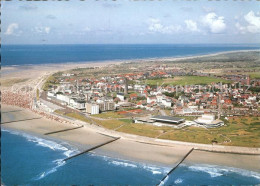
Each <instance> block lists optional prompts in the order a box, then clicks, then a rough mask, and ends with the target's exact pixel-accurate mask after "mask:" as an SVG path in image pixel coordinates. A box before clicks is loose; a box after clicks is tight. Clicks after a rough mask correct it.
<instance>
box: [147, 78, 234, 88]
mask: <svg viewBox="0 0 260 186" xmlns="http://www.w3.org/2000/svg"><path fill="white" fill-rule="evenodd" d="M218 82H222V83H230V81H228V80H225V79H221V78H214V77H204V76H203V77H201V76H176V77H174V78H165V79H155V80H147V81H146V83H147V84H149V85H157V83H158V85H162V84H164V85H182V86H184V85H206V84H210V83H218Z"/></svg>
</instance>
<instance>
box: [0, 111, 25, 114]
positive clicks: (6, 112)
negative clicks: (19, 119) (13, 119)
mask: <svg viewBox="0 0 260 186" xmlns="http://www.w3.org/2000/svg"><path fill="white" fill-rule="evenodd" d="M21 111H22V110H11V111H5V112H1V113H2V114H5V113H9V112H21Z"/></svg>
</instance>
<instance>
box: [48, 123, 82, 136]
mask: <svg viewBox="0 0 260 186" xmlns="http://www.w3.org/2000/svg"><path fill="white" fill-rule="evenodd" d="M82 127H84V125H81V126H79V127H74V128H69V129H63V130H56V131H53V132H47V133H45V134H44V135H49V134H55V133H59V132H66V131H69V130H75V129H79V128H82Z"/></svg>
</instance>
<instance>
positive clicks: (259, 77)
mask: <svg viewBox="0 0 260 186" xmlns="http://www.w3.org/2000/svg"><path fill="white" fill-rule="evenodd" d="M249 76H250V78H252V79H260V72H258V73H257V72H255V73H249Z"/></svg>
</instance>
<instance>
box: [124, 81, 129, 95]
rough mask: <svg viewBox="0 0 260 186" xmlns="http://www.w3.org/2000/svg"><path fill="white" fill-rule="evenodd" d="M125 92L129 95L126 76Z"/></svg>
mask: <svg viewBox="0 0 260 186" xmlns="http://www.w3.org/2000/svg"><path fill="white" fill-rule="evenodd" d="M124 94H125V95H127V94H128V79H127V78H125V89H124Z"/></svg>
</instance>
